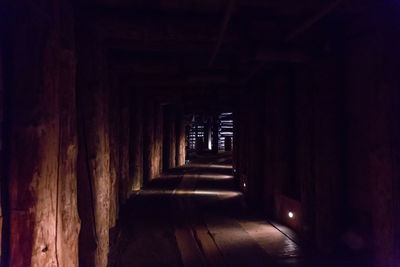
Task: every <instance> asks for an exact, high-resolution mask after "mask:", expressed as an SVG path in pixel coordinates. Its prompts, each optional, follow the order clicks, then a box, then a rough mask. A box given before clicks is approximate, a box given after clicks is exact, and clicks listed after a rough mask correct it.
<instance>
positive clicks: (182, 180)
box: [109, 156, 301, 267]
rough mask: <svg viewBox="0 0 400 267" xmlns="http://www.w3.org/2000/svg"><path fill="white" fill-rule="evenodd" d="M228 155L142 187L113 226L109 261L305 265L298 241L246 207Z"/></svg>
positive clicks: (115, 263) (122, 263)
mask: <svg viewBox="0 0 400 267" xmlns="http://www.w3.org/2000/svg"><path fill="white" fill-rule="evenodd" d="M226 162H229V159H226V158H224V157H222V156H220V157H214V158H207V157H205V158H203V159H199V160H197V161H194V162H192V163H190V164H187V165H185V166H182V167H179V168H176V169H173V170H170V171H169V172H168V173H166V174H165V175H163V176H162V177H160V178H157V179H154V180H153V181H152V182H151V183H150V184H149V185H148V186H147V187H146V188H145V189H144V190H141V191H138V192H136V194H135V195H134V196H133V197H132V198H131V199H130V200H129V202H128V203H127V205H125V207H124V209H123V210H122V211H121V217H120V220H119V223H118V226H117V227H116V228H115V229H114V230H113V231H114V232H113V233H112V240H111V251H110V260H109V262H110V264H109V265H110V266H119V267H124V266H301V251H300V248H299V247H298V245H297V244H296V243H295V242H293V241H292V240H291V239H289V238H288V237H287V236H286V235H284V234H283V233H281V232H280V231H278V230H277V229H276V228H275V227H273V226H272V225H271V224H269V223H268V222H267V221H266V220H264V219H263V218H256V217H254V216H251V215H250V214H248V213H247V210H246V206H245V203H244V199H243V195H242V194H241V192H240V191H238V190H237V188H236V187H235V183H234V179H233V176H232V166H231V165H227V164H226Z"/></svg>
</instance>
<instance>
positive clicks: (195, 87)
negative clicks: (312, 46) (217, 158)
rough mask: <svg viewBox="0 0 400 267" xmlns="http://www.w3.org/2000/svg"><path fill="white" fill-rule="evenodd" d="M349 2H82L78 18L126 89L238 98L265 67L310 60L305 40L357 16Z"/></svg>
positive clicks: (125, 0)
mask: <svg viewBox="0 0 400 267" xmlns="http://www.w3.org/2000/svg"><path fill="white" fill-rule="evenodd" d="M345 2H348V1H341V0H329V1H327V0H304V1H298V0H268V1H263V0H84V1H77V6H78V12H77V14H78V16H80V17H81V21H85V23H88V24H89V25H90V26H91V27H92V28H93V29H94V31H96V33H97V34H98V35H99V36H100V39H101V40H102V44H104V46H105V48H106V51H107V59H108V66H109V67H110V70H111V72H112V73H113V75H116V76H117V77H118V79H120V80H121V81H122V82H123V83H126V84H129V86H132V87H136V88H163V89H162V90H164V91H171V92H172V93H173V94H175V95H178V93H177V88H178V90H180V91H179V92H180V95H184V98H187V96H188V95H190V96H191V97H193V98H196V95H194V92H196V93H199V94H201V95H199V97H198V98H199V99H202V97H203V96H204V95H207V96H208V95H209V92H208V91H207V90H209V91H211V92H215V91H216V90H219V89H218V88H224V89H223V90H225V91H226V90H227V89H226V88H232V92H235V90H237V88H240V87H243V85H244V84H245V83H246V81H247V80H248V79H250V78H251V77H252V76H253V75H254V73H256V72H257V71H259V70H260V69H262V68H263V66H265V65H266V64H267V65H268V64H275V63H276V62H279V63H282V62H287V63H288V64H293V63H295V64H297V63H301V62H307V60H309V49H308V48H309V47H308V45H309V43H310V42H313V41H314V39H316V38H318V37H317V36H311V38H308V39H307V40H306V41H304V40H302V39H301V38H299V37H301V36H302V35H303V34H304V33H306V32H307V31H310V29H312V28H313V27H315V25H316V24H318V23H319V22H320V21H321V20H324V19H325V18H326V17H328V16H332V14H334V15H335V16H339V15H338V14H340V16H343V14H347V13H351V14H353V13H354V12H356V11H359V9H353V5H349V4H348V3H345ZM354 2H356V1H354ZM346 12H347V13H346ZM348 16H349V15H347V17H348ZM313 38H314V39H313ZM310 40H311V41H310ZM199 88H200V89H199ZM190 91H191V93H187V92H190ZM225 91H224V92H225ZM231 95H234V93H232V94H231Z"/></svg>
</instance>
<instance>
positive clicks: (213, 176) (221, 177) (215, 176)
mask: <svg viewBox="0 0 400 267" xmlns="http://www.w3.org/2000/svg"><path fill="white" fill-rule="evenodd" d="M181 177H182V174H180V175H178V174H163V175H161V176H160V177H159V178H161V179H165V178H181ZM184 177H185V178H194V179H195V178H200V179H212V180H224V179H233V175H225V174H207V173H206V174H185V175H184Z"/></svg>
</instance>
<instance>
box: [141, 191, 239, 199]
mask: <svg viewBox="0 0 400 267" xmlns="http://www.w3.org/2000/svg"><path fill="white" fill-rule="evenodd" d="M136 194H137V195H187V196H190V195H193V196H215V197H220V198H223V199H226V198H234V197H238V196H241V195H242V193H241V192H237V191H222V190H184V189H177V190H156V189H146V190H141V191H138V192H136Z"/></svg>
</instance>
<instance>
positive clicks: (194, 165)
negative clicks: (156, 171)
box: [177, 163, 232, 169]
mask: <svg viewBox="0 0 400 267" xmlns="http://www.w3.org/2000/svg"><path fill="white" fill-rule="evenodd" d="M183 168H205V169H206V168H212V169H232V165H223V164H202V163H188V164H186V165H183V166H181V167H178V168H177V169H183Z"/></svg>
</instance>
